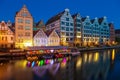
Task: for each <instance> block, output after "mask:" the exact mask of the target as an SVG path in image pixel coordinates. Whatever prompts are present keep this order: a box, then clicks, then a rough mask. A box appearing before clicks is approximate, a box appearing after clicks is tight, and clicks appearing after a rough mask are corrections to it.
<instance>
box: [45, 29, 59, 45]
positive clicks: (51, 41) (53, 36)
mask: <svg viewBox="0 0 120 80" xmlns="http://www.w3.org/2000/svg"><path fill="white" fill-rule="evenodd" d="M46 35H47V36H48V39H47V41H48V43H47V46H60V37H59V35H58V33H57V32H56V31H55V29H52V30H49V31H46Z"/></svg>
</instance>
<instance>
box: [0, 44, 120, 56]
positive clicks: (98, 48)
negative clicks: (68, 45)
mask: <svg viewBox="0 0 120 80" xmlns="http://www.w3.org/2000/svg"><path fill="white" fill-rule="evenodd" d="M116 48H120V45H117V46H109V47H107V46H103V47H84V48H78V50H79V51H80V52H83V51H94V50H106V49H116ZM9 56H11V57H16V56H17V57H19V56H26V52H25V51H23V52H20V53H19V52H16V53H10V52H5V53H4V52H0V58H2V57H9Z"/></svg>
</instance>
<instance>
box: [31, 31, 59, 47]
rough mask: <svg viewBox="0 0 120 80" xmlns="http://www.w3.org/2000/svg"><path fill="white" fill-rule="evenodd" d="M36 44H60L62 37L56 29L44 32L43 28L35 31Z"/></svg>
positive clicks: (34, 39)
mask: <svg viewBox="0 0 120 80" xmlns="http://www.w3.org/2000/svg"><path fill="white" fill-rule="evenodd" d="M33 42H34V46H60V37H59V35H58V33H57V32H56V31H55V29H52V30H49V31H46V32H44V31H43V30H42V29H39V30H38V31H34V38H33Z"/></svg>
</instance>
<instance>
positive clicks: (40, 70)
mask: <svg viewBox="0 0 120 80" xmlns="http://www.w3.org/2000/svg"><path fill="white" fill-rule="evenodd" d="M59 67H60V63H57V64H53V65H45V66H41V67H33V71H34V73H35V74H36V75H38V76H39V77H42V76H44V75H45V74H46V72H47V70H49V72H50V73H51V74H52V75H55V74H56V72H57V71H58V69H59Z"/></svg>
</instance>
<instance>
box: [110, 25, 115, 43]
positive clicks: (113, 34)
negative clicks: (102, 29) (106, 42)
mask: <svg viewBox="0 0 120 80" xmlns="http://www.w3.org/2000/svg"><path fill="white" fill-rule="evenodd" d="M109 27H110V43H111V44H114V43H115V29H114V24H113V23H109Z"/></svg>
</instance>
